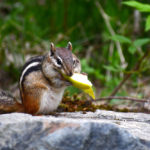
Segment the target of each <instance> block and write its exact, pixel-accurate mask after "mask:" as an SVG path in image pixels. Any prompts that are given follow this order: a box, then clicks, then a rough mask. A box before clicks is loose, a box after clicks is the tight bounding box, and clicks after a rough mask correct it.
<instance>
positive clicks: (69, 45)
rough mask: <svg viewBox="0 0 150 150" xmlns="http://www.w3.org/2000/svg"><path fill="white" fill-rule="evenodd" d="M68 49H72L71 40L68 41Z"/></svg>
mask: <svg viewBox="0 0 150 150" xmlns="http://www.w3.org/2000/svg"><path fill="white" fill-rule="evenodd" d="M67 49H69V50H72V44H71V42H68V45H67Z"/></svg>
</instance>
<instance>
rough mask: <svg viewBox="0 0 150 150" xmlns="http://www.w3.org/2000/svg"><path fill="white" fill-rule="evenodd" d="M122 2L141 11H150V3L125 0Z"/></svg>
mask: <svg viewBox="0 0 150 150" xmlns="http://www.w3.org/2000/svg"><path fill="white" fill-rule="evenodd" d="M123 4H126V5H128V6H131V7H134V8H136V9H137V10H139V11H141V12H150V5H148V4H142V3H140V2H137V1H125V2H123Z"/></svg>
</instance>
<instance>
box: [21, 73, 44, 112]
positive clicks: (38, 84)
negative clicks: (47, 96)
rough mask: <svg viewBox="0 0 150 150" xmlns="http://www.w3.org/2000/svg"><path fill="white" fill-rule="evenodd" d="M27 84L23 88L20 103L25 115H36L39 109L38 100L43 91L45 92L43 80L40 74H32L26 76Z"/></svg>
mask: <svg viewBox="0 0 150 150" xmlns="http://www.w3.org/2000/svg"><path fill="white" fill-rule="evenodd" d="M28 79H30V80H28V82H29V83H28V82H26V83H25V84H24V86H23V90H24V92H21V93H22V102H23V105H24V108H25V112H26V113H30V114H36V113H37V112H38V110H39V107H40V100H41V96H42V92H43V90H46V89H47V87H46V84H47V83H45V82H46V81H45V79H44V78H42V74H41V73H38V74H37V73H34V72H33V73H32V74H30V75H29V76H28Z"/></svg>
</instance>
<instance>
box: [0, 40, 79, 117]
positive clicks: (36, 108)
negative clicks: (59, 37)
mask: <svg viewBox="0 0 150 150" xmlns="http://www.w3.org/2000/svg"><path fill="white" fill-rule="evenodd" d="M80 71H81V65H80V61H79V59H78V58H77V57H76V56H75V55H74V54H73V53H72V44H71V43H70V42H68V45H67V47H66V48H56V47H55V46H54V44H53V43H51V45H50V51H49V52H48V53H47V54H45V55H43V56H36V57H33V58H31V59H30V60H28V61H27V62H26V63H25V65H24V66H23V69H22V72H21V76H20V81H19V87H20V95H21V102H22V103H19V102H18V101H17V100H16V99H15V98H13V97H12V96H11V95H9V94H7V93H6V92H4V91H1V92H0V113H9V112H25V113H29V114H33V115H39V114H49V113H51V112H53V111H55V110H56V109H57V107H58V105H59V104H60V102H61V100H62V96H63V93H64V90H65V88H66V87H67V86H69V85H71V83H70V82H69V81H66V80H65V79H64V78H63V76H62V74H65V75H67V76H71V75H72V74H73V73H75V72H76V73H80Z"/></svg>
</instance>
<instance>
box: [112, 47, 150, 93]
mask: <svg viewBox="0 0 150 150" xmlns="http://www.w3.org/2000/svg"><path fill="white" fill-rule="evenodd" d="M149 53H150V51H149V49H148V50H147V51H146V52H145V54H144V55H143V56H142V58H141V59H139V61H138V62H137V63H136V65H135V67H134V68H133V70H132V71H131V72H135V71H138V70H139V68H140V66H141V64H142V62H143V60H144V59H145V58H146V57H148V56H149ZM131 75H132V73H130V74H127V75H125V76H124V78H123V80H122V81H121V82H120V83H119V85H118V86H117V87H116V88H115V89H114V90H113V92H112V93H111V94H110V96H115V95H116V93H117V92H118V91H119V89H120V88H121V87H122V85H123V84H124V83H125V82H126V81H127V80H128V79H129V78H130V77H131Z"/></svg>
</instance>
